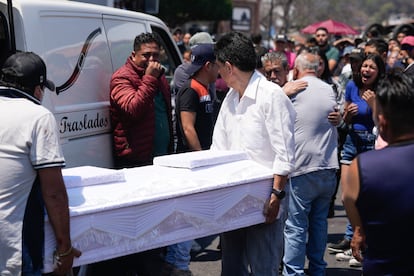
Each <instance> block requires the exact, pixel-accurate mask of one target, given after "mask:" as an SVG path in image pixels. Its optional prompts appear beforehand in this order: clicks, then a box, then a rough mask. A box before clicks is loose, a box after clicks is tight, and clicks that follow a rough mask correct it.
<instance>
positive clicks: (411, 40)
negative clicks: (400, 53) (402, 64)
mask: <svg viewBox="0 0 414 276" xmlns="http://www.w3.org/2000/svg"><path fill="white" fill-rule="evenodd" d="M413 47H414V36H412V35H409V36H406V37H404V39H403V40H402V41H401V50H411V49H412V48H413Z"/></svg>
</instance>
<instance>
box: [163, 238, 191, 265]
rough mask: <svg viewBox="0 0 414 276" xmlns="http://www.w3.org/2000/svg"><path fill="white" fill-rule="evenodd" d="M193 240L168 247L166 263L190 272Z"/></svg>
mask: <svg viewBox="0 0 414 276" xmlns="http://www.w3.org/2000/svg"><path fill="white" fill-rule="evenodd" d="M192 244H193V240H190V241H184V242H180V243H176V244H172V245H170V246H168V247H167V254H166V255H165V261H166V262H167V263H169V264H172V265H173V266H174V267H176V268H178V269H180V270H189V267H188V265H189V263H190V260H191V255H190V251H191V246H192Z"/></svg>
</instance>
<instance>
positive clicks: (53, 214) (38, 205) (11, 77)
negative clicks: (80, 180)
mask: <svg viewBox="0 0 414 276" xmlns="http://www.w3.org/2000/svg"><path fill="white" fill-rule="evenodd" d="M45 88H48V89H49V90H54V84H53V83H52V82H51V81H49V80H47V78H46V65H45V63H44V62H43V60H42V59H41V58H40V57H39V56H38V55H36V54H34V53H31V52H20V53H16V54H14V55H12V56H10V57H9V58H8V59H7V60H6V61H5V63H4V65H3V68H2V70H1V78H0V164H1V166H0V175H1V177H2V180H1V181H0V229H1V231H0V275H33V276H36V275H39V276H40V275H41V269H42V267H43V255H42V254H43V251H44V250H43V245H44V244H43V241H44V237H43V235H44V234H43V232H44V231H43V222H44V208H45V207H46V210H47V215H48V218H49V221H50V223H51V225H52V228H53V231H54V234H55V238H56V253H55V256H54V258H55V261H56V267H55V273H57V274H59V275H64V274H66V273H69V272H70V271H71V268H72V264H73V259H74V258H75V257H79V256H80V254H81V253H80V251H78V250H77V249H75V248H74V247H72V244H71V240H70V226H69V208H68V197H67V194H66V188H65V185H64V183H63V177H62V173H61V167H62V166H64V165H65V160H64V158H63V155H62V151H61V148H60V145H59V136H58V131H57V126H56V120H55V117H54V116H53V114H52V113H51V112H50V111H49V110H47V109H46V108H44V107H42V106H41V105H40V103H41V101H42V98H43V93H44V89H45ZM48 257H51V256H48Z"/></svg>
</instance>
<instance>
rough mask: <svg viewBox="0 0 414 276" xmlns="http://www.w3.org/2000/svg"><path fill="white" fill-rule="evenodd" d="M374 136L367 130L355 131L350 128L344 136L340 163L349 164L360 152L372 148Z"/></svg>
mask: <svg viewBox="0 0 414 276" xmlns="http://www.w3.org/2000/svg"><path fill="white" fill-rule="evenodd" d="M375 139H376V136H375V135H374V134H371V133H369V132H368V131H363V132H356V131H353V130H351V131H350V132H349V133H348V134H347V135H346V138H345V143H344V146H343V149H342V151H341V164H344V165H349V164H351V162H352V160H353V159H354V158H355V157H356V156H357V155H358V154H360V153H362V152H365V151H369V150H373V149H374V145H375Z"/></svg>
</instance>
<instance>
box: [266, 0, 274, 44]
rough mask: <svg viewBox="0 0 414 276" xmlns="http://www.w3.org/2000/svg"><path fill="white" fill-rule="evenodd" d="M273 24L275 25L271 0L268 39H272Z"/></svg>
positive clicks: (271, 1)
mask: <svg viewBox="0 0 414 276" xmlns="http://www.w3.org/2000/svg"><path fill="white" fill-rule="evenodd" d="M272 26H273V0H270V11H269V29H268V38H267V39H268V41H270V40H271V39H272Z"/></svg>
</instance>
